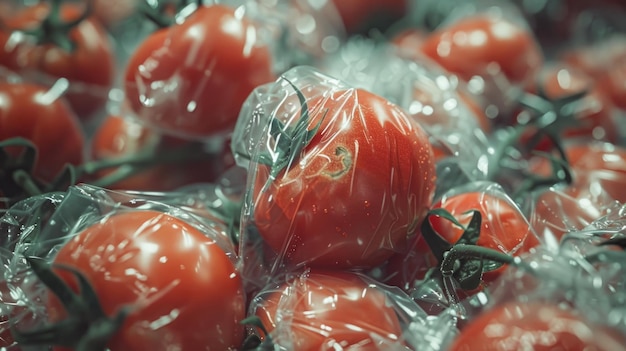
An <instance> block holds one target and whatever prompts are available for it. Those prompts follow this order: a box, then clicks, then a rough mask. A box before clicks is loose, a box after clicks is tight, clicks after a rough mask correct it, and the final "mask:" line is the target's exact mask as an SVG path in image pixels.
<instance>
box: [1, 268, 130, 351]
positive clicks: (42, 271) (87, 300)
mask: <svg viewBox="0 0 626 351" xmlns="http://www.w3.org/2000/svg"><path fill="white" fill-rule="evenodd" d="M26 261H27V262H28V263H29V265H30V267H31V268H32V270H33V272H34V273H35V275H36V276H37V278H39V280H41V282H42V283H43V284H44V285H46V287H48V289H50V292H52V293H53V294H54V295H55V296H56V297H57V298H58V299H59V301H60V302H61V304H62V305H63V307H64V308H65V310H66V311H67V314H68V317H67V318H66V319H64V320H62V321H60V322H56V323H53V324H50V325H47V326H44V327H42V328H40V329H36V330H31V331H22V330H18V329H16V328H15V327H14V326H13V327H12V329H11V332H12V334H13V337H14V339H15V341H16V342H17V343H18V344H20V345H43V346H61V347H68V348H72V349H74V350H76V351H105V350H106V345H107V343H108V341H109V339H110V338H111V337H112V336H113V335H114V334H115V333H116V332H117V330H119V328H120V327H121V326H122V324H123V322H124V320H125V318H126V317H127V316H128V314H129V313H130V310H129V309H128V308H122V309H121V310H120V311H119V312H118V313H117V314H116V315H115V316H113V317H109V316H107V315H106V314H105V313H104V311H103V310H102V306H101V305H100V302H99V301H98V296H97V294H96V292H95V291H94V290H93V287H92V286H91V285H90V283H89V282H88V281H87V278H86V277H85V276H84V275H83V274H82V273H80V272H79V271H78V270H76V269H74V268H71V267H67V266H61V265H58V266H54V268H56V269H61V270H64V271H68V272H70V273H72V275H73V276H74V278H76V281H77V282H78V287H79V291H78V293H75V292H74V291H73V290H72V289H71V288H70V287H69V286H68V285H67V283H66V282H65V281H64V280H63V279H61V278H60V277H59V276H58V275H57V274H56V273H55V272H54V271H53V267H51V266H50V265H49V264H47V263H45V262H43V260H41V259H39V258H31V257H26Z"/></svg>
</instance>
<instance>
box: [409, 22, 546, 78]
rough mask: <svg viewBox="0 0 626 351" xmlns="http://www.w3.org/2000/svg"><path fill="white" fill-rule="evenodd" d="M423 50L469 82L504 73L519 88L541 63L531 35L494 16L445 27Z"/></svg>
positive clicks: (433, 35) (428, 41) (536, 45)
mask: <svg viewBox="0 0 626 351" xmlns="http://www.w3.org/2000/svg"><path fill="white" fill-rule="evenodd" d="M421 50H422V52H423V53H424V54H426V56H428V57H430V58H432V59H433V60H435V61H436V62H438V63H439V64H441V65H442V66H443V67H444V68H445V69H447V70H448V71H450V72H452V73H455V74H457V75H459V76H460V77H461V78H462V79H464V80H466V81H469V80H470V79H471V78H472V77H473V76H483V77H484V76H486V75H487V74H489V75H491V74H493V73H496V74H497V73H500V72H501V73H503V74H504V76H505V77H506V78H507V79H508V81H509V82H511V83H513V84H520V83H523V82H524V81H526V80H528V79H529V78H530V77H531V76H532V75H533V74H534V72H535V71H536V70H537V69H538V68H539V66H540V65H541V62H542V53H541V50H540V48H539V46H538V44H537V43H536V42H535V40H534V38H533V37H532V34H531V33H529V32H528V31H526V30H525V29H524V28H521V27H520V26H518V25H517V24H515V23H513V22H511V21H509V20H507V19H505V18H501V17H496V16H492V15H474V16H471V17H466V18H462V19H459V20H457V21H456V22H454V23H452V24H451V25H449V26H446V27H442V28H440V29H438V30H437V31H435V32H433V33H432V34H430V35H429V36H428V37H427V38H426V40H425V41H424V44H423V45H422V47H421Z"/></svg>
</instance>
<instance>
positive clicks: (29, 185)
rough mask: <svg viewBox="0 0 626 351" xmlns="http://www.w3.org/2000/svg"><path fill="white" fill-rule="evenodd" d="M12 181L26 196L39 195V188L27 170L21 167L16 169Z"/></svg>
mask: <svg viewBox="0 0 626 351" xmlns="http://www.w3.org/2000/svg"><path fill="white" fill-rule="evenodd" d="M13 181H14V182H15V184H17V185H18V186H19V187H20V188H22V189H23V190H24V191H25V192H26V194H27V195H28V196H36V195H41V194H42V192H41V189H39V186H38V185H37V183H35V181H34V180H33V177H31V176H30V174H29V173H28V172H26V171H25V170H23V169H18V170H16V171H15V172H14V173H13Z"/></svg>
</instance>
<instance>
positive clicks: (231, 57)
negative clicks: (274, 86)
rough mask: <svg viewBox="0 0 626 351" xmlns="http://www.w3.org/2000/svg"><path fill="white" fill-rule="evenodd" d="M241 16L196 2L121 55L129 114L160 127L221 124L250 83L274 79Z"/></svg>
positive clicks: (189, 129) (195, 130)
mask: <svg viewBox="0 0 626 351" xmlns="http://www.w3.org/2000/svg"><path fill="white" fill-rule="evenodd" d="M259 36H260V34H259V31H258V30H257V28H256V27H255V25H254V24H253V23H252V22H250V21H249V20H248V19H247V18H246V17H242V16H240V15H239V14H236V13H235V10H234V9H232V8H230V7H228V6H225V5H211V6H202V7H200V8H198V9H197V10H196V11H195V12H194V13H193V14H191V15H190V16H189V17H187V18H186V19H185V21H184V22H183V23H182V24H178V25H174V26H172V27H170V28H169V29H165V30H160V31H157V32H155V33H154V34H153V35H152V36H150V37H148V38H147V39H146V40H145V41H144V42H143V43H142V44H140V45H139V47H138V48H137V50H136V51H135V53H134V54H133V55H132V57H131V58H130V59H129V63H128V65H127V67H126V75H125V91H126V96H127V99H128V101H129V102H130V107H131V108H132V110H133V111H134V112H135V113H136V115H137V118H139V119H141V120H143V121H145V122H147V123H149V124H151V125H153V126H155V127H157V128H159V129H162V130H164V131H167V132H168V133H175V134H180V135H184V136H188V137H205V136H208V135H212V134H215V133H218V132H225V131H228V130H229V129H230V128H232V127H233V126H234V125H235V121H236V120H237V117H238V114H239V109H240V108H241V105H242V104H243V102H244V100H245V99H246V98H247V97H248V95H249V94H250V92H251V91H252V89H254V88H255V87H256V86H258V85H261V84H264V83H267V82H270V81H272V80H274V78H275V77H274V75H273V73H272V58H271V55H270V51H269V49H268V47H267V46H266V45H265V44H264V43H262V42H260V39H259Z"/></svg>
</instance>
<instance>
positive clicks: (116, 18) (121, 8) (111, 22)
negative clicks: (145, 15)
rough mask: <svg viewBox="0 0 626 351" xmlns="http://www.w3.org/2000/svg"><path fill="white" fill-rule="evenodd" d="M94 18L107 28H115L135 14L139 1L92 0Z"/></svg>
mask: <svg viewBox="0 0 626 351" xmlns="http://www.w3.org/2000/svg"><path fill="white" fill-rule="evenodd" d="M92 2H93V4H92V6H93V12H94V17H96V18H97V19H98V20H99V21H100V22H102V24H104V25H105V26H107V27H113V26H115V25H116V24H118V23H119V22H121V21H124V20H126V19H128V18H129V17H130V16H132V15H133V13H135V11H136V10H137V7H139V4H140V3H141V1H139V0H92Z"/></svg>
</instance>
